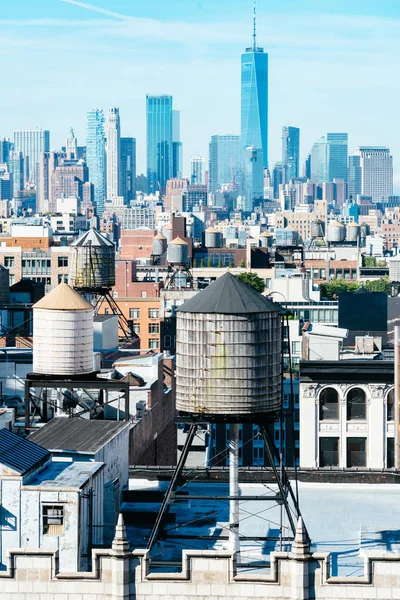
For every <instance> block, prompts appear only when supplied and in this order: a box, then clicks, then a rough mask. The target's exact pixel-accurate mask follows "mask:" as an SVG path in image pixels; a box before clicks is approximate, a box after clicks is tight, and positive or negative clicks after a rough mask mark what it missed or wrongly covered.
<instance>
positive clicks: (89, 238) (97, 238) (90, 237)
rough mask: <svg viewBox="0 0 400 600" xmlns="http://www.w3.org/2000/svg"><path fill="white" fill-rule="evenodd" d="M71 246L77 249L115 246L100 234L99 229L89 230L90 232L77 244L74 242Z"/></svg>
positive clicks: (79, 239) (84, 234)
mask: <svg viewBox="0 0 400 600" xmlns="http://www.w3.org/2000/svg"><path fill="white" fill-rule="evenodd" d="M71 246H73V247H75V248H76V247H79V246H114V244H113V243H112V242H110V240H108V239H107V238H106V237H105V236H104V235H102V234H101V233H99V232H98V231H97V229H89V231H85V233H83V234H82V235H81V237H80V238H78V239H77V240H76V241H75V242H72V244H71Z"/></svg>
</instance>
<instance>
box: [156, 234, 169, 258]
mask: <svg viewBox="0 0 400 600" xmlns="http://www.w3.org/2000/svg"><path fill="white" fill-rule="evenodd" d="M166 250H167V238H166V237H165V235H163V234H162V233H157V235H156V236H155V237H154V238H153V255H154V256H162V255H163V254H164V252H165V251H166Z"/></svg>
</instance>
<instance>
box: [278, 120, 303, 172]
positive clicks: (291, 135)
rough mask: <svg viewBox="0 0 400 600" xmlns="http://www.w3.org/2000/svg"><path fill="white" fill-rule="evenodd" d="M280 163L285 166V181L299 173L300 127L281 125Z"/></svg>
mask: <svg viewBox="0 0 400 600" xmlns="http://www.w3.org/2000/svg"><path fill="white" fill-rule="evenodd" d="M282 163H283V166H284V167H285V183H289V182H290V181H291V180H292V179H297V178H298V177H299V175H300V129H299V128H298V127H291V126H290V125H284V126H283V127H282Z"/></svg>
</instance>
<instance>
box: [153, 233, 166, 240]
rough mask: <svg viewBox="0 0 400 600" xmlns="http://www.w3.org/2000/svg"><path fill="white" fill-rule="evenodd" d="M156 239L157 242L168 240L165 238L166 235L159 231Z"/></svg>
mask: <svg viewBox="0 0 400 600" xmlns="http://www.w3.org/2000/svg"><path fill="white" fill-rule="evenodd" d="M154 239H155V240H166V239H167V238H166V237H165V235H163V234H162V233H161V231H159V232H158V233H157V235H155V236H154Z"/></svg>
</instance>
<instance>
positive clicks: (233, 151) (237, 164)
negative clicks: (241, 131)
mask: <svg viewBox="0 0 400 600" xmlns="http://www.w3.org/2000/svg"><path fill="white" fill-rule="evenodd" d="M241 162H242V152H241V141H240V136H239V135H213V136H211V142H210V163H209V174H208V188H209V191H210V192H211V193H213V194H215V192H218V191H219V190H220V189H221V186H222V185H226V184H230V186H231V188H232V190H236V188H237V186H238V185H239V184H240V183H241V177H242V175H241V169H242V165H241Z"/></svg>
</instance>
